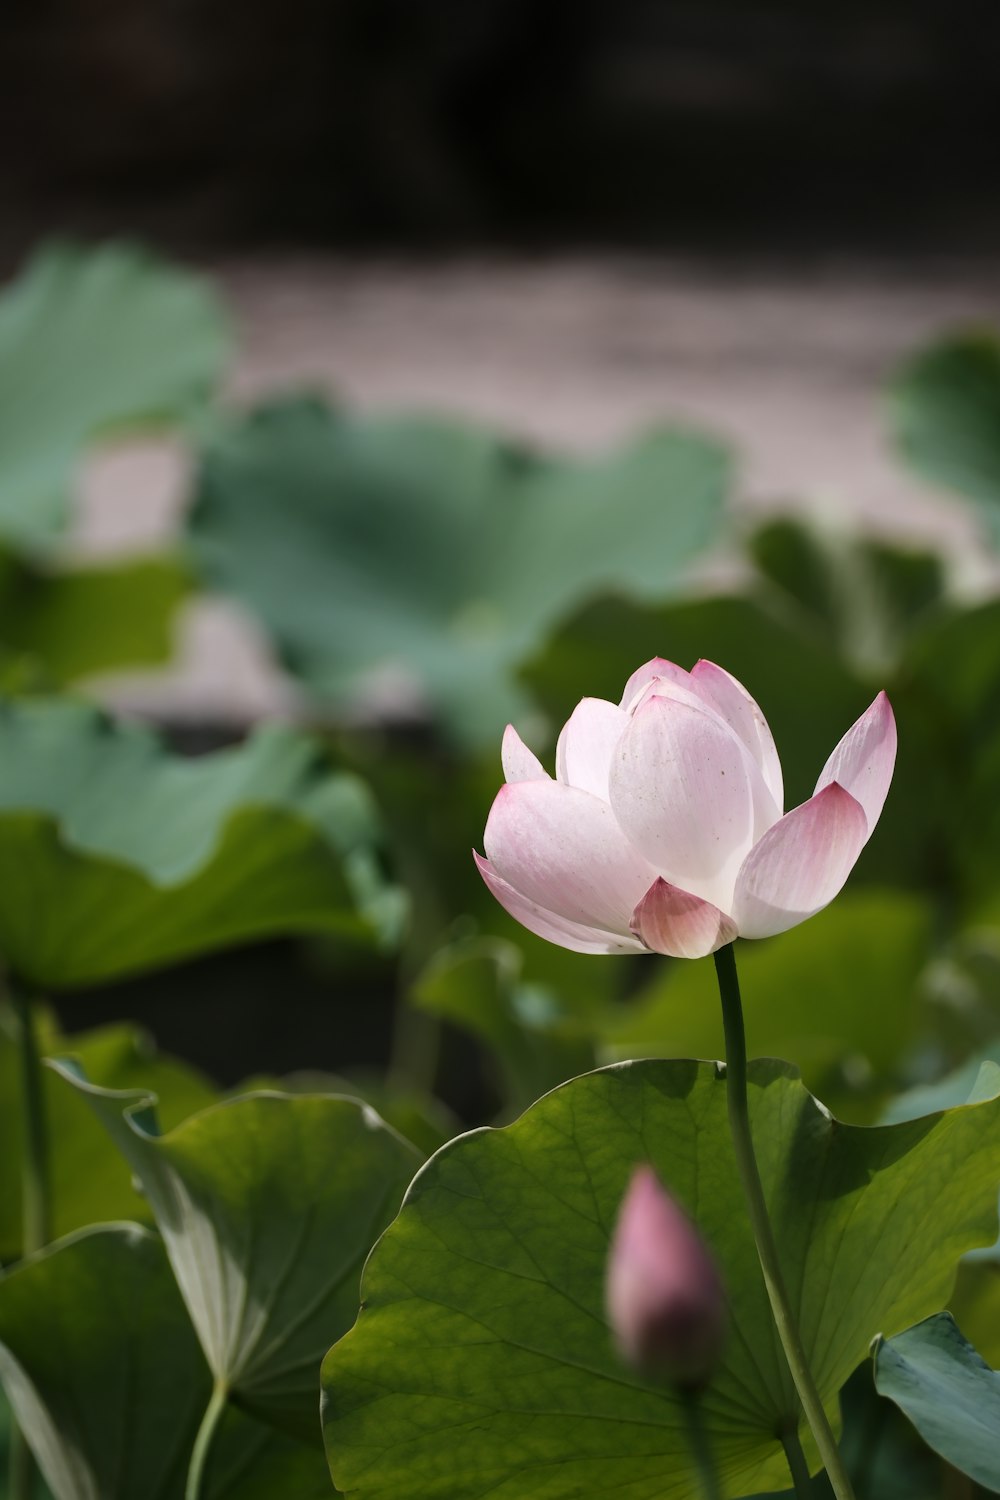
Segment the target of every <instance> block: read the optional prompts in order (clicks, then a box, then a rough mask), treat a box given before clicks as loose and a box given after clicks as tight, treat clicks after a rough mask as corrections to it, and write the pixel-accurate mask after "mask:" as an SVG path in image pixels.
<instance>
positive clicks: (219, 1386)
mask: <svg viewBox="0 0 1000 1500" xmlns="http://www.w3.org/2000/svg"><path fill="white" fill-rule="evenodd" d="M228 1400H229V1389H228V1387H227V1386H226V1385H225V1383H224V1382H223V1381H221V1380H217V1381H216V1382H215V1385H214V1386H213V1388H212V1398H211V1400H210V1401H209V1403H208V1405H207V1406H206V1408H205V1415H204V1416H203V1417H202V1419H201V1426H200V1427H199V1428H198V1436H197V1437H196V1438H195V1440H194V1447H193V1448H192V1450H191V1463H190V1464H189V1466H188V1476H187V1485H186V1486H185V1489H184V1500H201V1493H202V1484H203V1482H204V1477H205V1466H206V1464H207V1463H208V1455H209V1450H210V1449H211V1447H212V1439H213V1438H214V1437H215V1432H216V1428H217V1427H218V1425H219V1422H220V1421H221V1420H222V1415H223V1413H224V1411H225V1409H226V1402H227V1401H228Z"/></svg>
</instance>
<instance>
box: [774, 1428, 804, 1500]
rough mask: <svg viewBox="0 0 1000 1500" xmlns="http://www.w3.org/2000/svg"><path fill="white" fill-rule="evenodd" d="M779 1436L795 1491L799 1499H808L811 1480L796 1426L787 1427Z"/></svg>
mask: <svg viewBox="0 0 1000 1500" xmlns="http://www.w3.org/2000/svg"><path fill="white" fill-rule="evenodd" d="M779 1436H780V1438H781V1446H782V1447H783V1448H784V1450H785V1457H786V1459H787V1460H788V1472H789V1473H790V1474H791V1476H792V1484H793V1485H794V1487H795V1493H796V1495H798V1496H799V1497H800V1500H809V1497H810V1495H811V1494H812V1481H811V1479H810V1477H809V1465H808V1464H807V1463H806V1456H805V1454H804V1453H803V1452H802V1444H801V1443H800V1442H799V1433H798V1428H797V1427H791V1426H790V1427H787V1428H785V1430H784V1431H783V1432H781V1433H779Z"/></svg>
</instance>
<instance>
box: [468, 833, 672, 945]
mask: <svg viewBox="0 0 1000 1500" xmlns="http://www.w3.org/2000/svg"><path fill="white" fill-rule="evenodd" d="M472 856H473V858H474V859H475V861H476V868H477V869H478V870H479V873H480V875H481V876H482V877H483V879H484V880H485V882H486V884H487V885H488V886H489V888H490V890H491V891H492V893H493V895H494V896H495V897H496V899H497V900H498V901H499V903H500V905H501V906H502V907H503V908H504V910H505V911H507V912H509V913H510V915H511V916H512V917H513V918H514V920H515V921H516V922H520V924H521V926H522V927H526V928H527V929H528V931H529V932H533V933H535V935H536V936H537V937H540V938H544V939H545V941H546V942H548V943H556V944H557V945H558V946H559V947H560V948H569V949H571V950H572V952H574V953H641V952H643V946H642V943H641V942H639V940H638V939H637V938H634V937H625V936H623V935H622V934H620V933H615V932H602V931H601V929H600V928H598V927H585V926H584V925H583V924H582V923H580V922H570V921H567V919H566V918H565V917H560V916H559V915H558V914H557V913H556V912H553V911H546V910H545V908H544V907H541V906H539V905H537V903H536V902H534V901H528V900H527V899H526V898H525V897H524V896H522V895H521V893H520V892H519V891H515V889H514V887H513V886H512V885H508V884H507V882H506V880H502V879H501V878H500V876H499V875H498V874H497V872H496V871H495V870H494V869H493V866H492V865H491V864H490V862H489V860H488V859H484V858H483V856H482V855H481V854H477V853H476V851H475V850H473V851H472Z"/></svg>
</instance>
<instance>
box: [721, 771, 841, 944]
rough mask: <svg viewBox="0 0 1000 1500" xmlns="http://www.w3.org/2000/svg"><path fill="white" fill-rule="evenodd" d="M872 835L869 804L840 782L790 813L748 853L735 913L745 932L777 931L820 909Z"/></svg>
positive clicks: (766, 934) (752, 935)
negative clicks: (862, 803)
mask: <svg viewBox="0 0 1000 1500" xmlns="http://www.w3.org/2000/svg"><path fill="white" fill-rule="evenodd" d="M867 837H868V820H867V818H866V817H865V812H864V808H863V807H862V806H861V804H860V802H858V801H857V800H856V799H855V798H854V797H852V796H851V794H850V792H846V791H845V790H844V788H843V787H842V786H839V785H838V784H837V782H835V781H834V782H831V784H830V785H829V786H827V787H824V789H823V790H822V791H821V792H817V793H816V795H815V796H814V797H810V799H809V801H808V802H803V803H802V805H801V806H800V807H796V808H793V809H792V811H791V812H790V813H786V814H785V816H784V817H783V818H782V819H781V821H780V822H779V823H775V825H774V827H773V828H771V829H770V830H769V831H768V832H767V833H766V834H765V835H764V837H763V838H762V839H761V840H760V842H759V843H758V844H755V845H754V847H753V849H751V851H750V853H749V854H748V855H747V857H746V859H745V860H744V862H743V866H742V868H741V870H740V873H739V876H738V878H737V881H736V891H735V893H734V897H733V907H732V914H733V917H734V918H735V921H736V928H737V931H738V932H739V934H740V936H741V937H748V938H762V937H772V936H773V935H774V934H775V933H778V932H786V931H787V930H788V928H789V927H795V926H796V925H797V923H799V922H804V921H805V919H806V917H811V916H813V915H814V914H815V913H816V912H818V911H821V910H822V909H823V907H824V906H826V905H827V903H828V902H830V901H832V900H833V898H834V896H836V894H837V892H838V891H839V890H840V888H841V886H842V885H843V884H844V881H845V880H846V879H847V877H848V875H849V874H850V873H851V871H852V870H853V868H854V865H855V863H856V861H857V858H858V855H859V854H860V853H861V850H862V849H863V848H864V845H865V840H866V839H867Z"/></svg>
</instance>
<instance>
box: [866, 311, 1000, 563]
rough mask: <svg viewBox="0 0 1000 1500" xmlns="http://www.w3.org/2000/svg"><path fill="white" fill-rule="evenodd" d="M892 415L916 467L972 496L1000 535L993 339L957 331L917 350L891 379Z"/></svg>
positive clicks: (998, 382)
mask: <svg viewBox="0 0 1000 1500" xmlns="http://www.w3.org/2000/svg"><path fill="white" fill-rule="evenodd" d="M892 415H893V421H894V425H895V429H896V438H897V441H898V443H899V445H900V447H901V448H902V451H903V453H904V455H905V456H906V457H907V458H908V459H909V461H910V463H911V464H912V465H913V467H914V468H915V469H916V470H917V472H918V473H919V474H921V475H922V476H923V477H924V478H925V479H929V480H930V481H931V482H932V483H933V484H936V485H940V486H942V487H943V488H944V489H949V490H956V491H957V492H958V493H959V494H960V495H966V496H968V498H969V499H970V500H976V501H978V502H979V503H980V505H981V507H982V516H983V519H984V521H985V522H986V524H987V526H988V528H989V530H990V531H991V533H992V535H993V537H994V539H996V538H997V537H1000V340H998V339H997V338H996V337H995V336H994V335H993V334H990V333H986V332H982V333H960V334H956V335H954V336H952V337H950V338H947V339H943V340H942V341H941V342H940V343H937V344H932V345H931V347H930V348H929V349H925V350H923V351H922V352H921V353H919V354H917V355H916V356H915V357H914V358H913V359H911V360H909V361H908V362H907V363H906V364H905V365H904V366H903V368H902V369H901V370H900V372H899V374H898V375H897V377H896V380H895V382H894V384H893V388H892Z"/></svg>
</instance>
